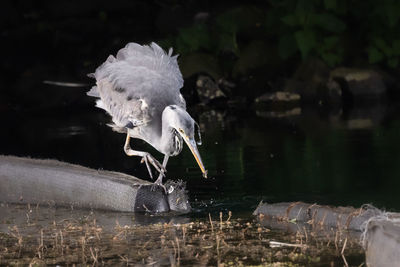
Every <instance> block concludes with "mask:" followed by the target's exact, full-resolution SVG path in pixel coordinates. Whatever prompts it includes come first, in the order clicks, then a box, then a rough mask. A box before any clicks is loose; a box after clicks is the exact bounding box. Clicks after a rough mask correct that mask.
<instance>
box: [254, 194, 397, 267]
mask: <svg viewBox="0 0 400 267" xmlns="http://www.w3.org/2000/svg"><path fill="white" fill-rule="evenodd" d="M253 215H257V216H258V218H259V220H260V222H261V223H262V224H263V225H264V226H266V225H268V226H269V227H271V228H274V229H285V230H288V231H290V232H293V233H305V235H310V233H313V234H314V236H315V235H317V236H323V237H325V238H327V239H330V240H332V239H334V240H335V241H337V240H338V239H341V240H344V239H345V240H346V241H347V240H348V239H349V240H350V241H351V242H358V243H359V244H360V245H362V247H363V248H364V250H365V255H366V263H367V266H372V267H374V266H376V267H378V266H400V253H399V252H400V213H396V212H385V211H382V210H379V209H377V208H375V207H373V206H371V205H363V206H362V207H361V208H358V209H356V208H353V207H330V206H323V205H317V204H308V203H303V202H283V203H275V204H268V203H262V202H261V203H260V204H259V205H258V207H257V208H256V210H255V211H254V212H253ZM338 237H339V238H338ZM344 248H345V246H344ZM344 248H343V249H344ZM342 254H343V253H342Z"/></svg>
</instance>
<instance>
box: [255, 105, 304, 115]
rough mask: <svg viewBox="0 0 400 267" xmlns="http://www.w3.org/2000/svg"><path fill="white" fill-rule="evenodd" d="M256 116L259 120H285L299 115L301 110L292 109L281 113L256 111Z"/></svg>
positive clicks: (297, 108)
mask: <svg viewBox="0 0 400 267" xmlns="http://www.w3.org/2000/svg"><path fill="white" fill-rule="evenodd" d="M256 115H257V116H259V117H261V118H287V117H293V116H300V115H301V108H299V107H296V108H293V109H288V110H283V111H259V110H257V111H256Z"/></svg>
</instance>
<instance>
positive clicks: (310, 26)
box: [279, 0, 346, 66]
mask: <svg viewBox="0 0 400 267" xmlns="http://www.w3.org/2000/svg"><path fill="white" fill-rule="evenodd" d="M282 3H283V7H284V8H282V14H281V16H282V17H281V21H282V22H283V23H284V24H285V25H286V26H287V27H285V28H283V31H286V33H285V35H284V36H285V40H286V41H283V40H282V42H279V51H280V54H281V55H283V58H287V57H288V55H294V54H295V53H294V50H293V47H290V46H288V45H287V42H288V40H290V37H289V36H290V35H293V38H294V40H295V44H296V46H297V49H298V50H299V51H300V54H301V57H302V59H306V58H307V57H308V56H309V55H314V56H318V57H320V58H322V59H323V60H324V61H325V62H326V63H327V64H328V65H331V66H334V65H337V64H339V63H341V62H342V60H343V50H342V49H338V46H339V39H340V37H341V34H342V33H343V32H344V31H345V30H346V24H345V22H344V21H343V20H342V19H341V18H340V17H338V16H337V13H338V12H336V9H337V7H338V5H337V1H335V0H326V1H324V2H323V3H321V2H320V1H306V0H298V1H293V0H287V1H283V2H282V1H281V2H279V5H282ZM286 50H287V51H286Z"/></svg>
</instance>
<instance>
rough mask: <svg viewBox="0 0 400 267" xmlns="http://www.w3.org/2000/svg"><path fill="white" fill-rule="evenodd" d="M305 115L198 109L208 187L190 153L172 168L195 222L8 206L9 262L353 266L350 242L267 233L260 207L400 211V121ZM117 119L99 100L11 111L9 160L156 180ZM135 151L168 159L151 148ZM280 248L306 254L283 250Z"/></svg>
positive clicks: (4, 224)
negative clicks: (257, 212) (128, 149)
mask: <svg viewBox="0 0 400 267" xmlns="http://www.w3.org/2000/svg"><path fill="white" fill-rule="evenodd" d="M84 91H85V89H82V92H80V93H81V94H82V98H85V93H84ZM297 109H298V110H297V111H296V112H295V113H291V112H278V111H260V110H258V111H256V110H251V109H248V110H225V111H218V110H209V109H204V108H203V109H201V110H200V109H193V110H190V113H191V114H193V115H194V117H195V119H196V120H197V121H198V122H199V124H200V126H201V128H202V131H203V138H202V139H203V145H202V146H201V147H200V148H199V150H200V153H201V155H202V158H203V161H204V163H205V165H206V167H207V169H208V170H209V178H208V179H204V178H202V176H201V172H200V170H199V169H198V167H197V166H196V162H195V160H194V159H193V157H192V155H191V153H190V151H189V150H188V149H187V148H184V150H183V152H182V153H181V155H179V156H177V157H174V158H171V159H170V161H169V164H168V178H169V179H183V180H184V181H186V182H187V189H188V190H189V195H190V200H191V204H192V206H193V212H192V213H191V214H189V215H185V216H178V217H169V216H152V215H149V214H142V215H133V214H126V213H122V214H121V213H109V212H104V211H87V210H86V211H85V210H74V209H71V208H67V209H66V208H54V207H43V206H41V207H38V208H36V207H35V206H31V207H28V206H12V205H10V206H8V205H3V206H2V207H1V210H0V214H1V218H0V251H2V252H1V253H0V263H4V264H12V263H21V264H29V263H31V262H32V261H34V262H37V263H47V264H62V265H66V264H73V263H87V264H92V263H98V264H101V263H105V264H114V263H119V264H126V263H139V264H153V265H156V266H157V265H171V264H172V265H173V264H178V263H179V264H180V265H182V266H184V265H187V266H190V265H193V264H196V265H214V266H215V265H217V264H218V263H224V264H226V265H234V266H237V265H241V264H243V265H249V264H254V265H260V264H261V265H263V264H264V265H268V264H271V263H276V264H277V266H279V264H281V265H285V266H286V265H287V264H289V263H290V264H292V265H293V266H296V265H299V266H304V265H306V266H310V265H311V266H325V265H328V264H331V262H333V265H334V266H336V265H338V266H342V265H343V264H344V261H343V257H342V256H341V253H340V252H341V249H342V248H343V247H344V241H345V240H346V239H345V238H343V239H340V240H339V241H338V240H336V241H334V240H333V241H332V240H331V239H326V238H324V239H318V238H316V239H311V238H309V239H308V240H305V239H306V238H305V236H304V234H302V235H303V236H302V237H299V234H298V233H297V232H292V231H288V230H287V229H280V230H273V228H271V227H270V226H267V225H261V224H260V222H259V221H258V220H257V219H256V218H254V217H253V216H252V215H251V213H252V212H253V211H254V209H255V208H256V206H257V204H258V203H259V201H260V200H264V201H265V202H280V201H305V202H309V203H318V204H328V205H344V206H349V205H351V206H356V207H359V206H360V205H362V204H364V203H370V204H373V205H375V206H377V207H379V208H386V209H388V210H392V211H399V210H400V204H399V203H400V196H399V195H398V194H397V192H396V189H397V188H399V186H400V182H399V180H398V179H397V178H398V174H399V173H400V165H398V164H397V162H398V160H399V158H400V152H399V151H400V145H399V143H398V142H397V139H398V136H399V133H400V119H399V118H400V117H399V114H400V112H399V111H398V109H397V108H395V107H386V106H384V107H383V106H377V107H370V108H369V109H366V108H359V109H356V108H353V109H350V110H339V111H335V112H333V111H331V112H323V111H321V110H315V109H314V110H309V109H304V108H301V107H298V108H297ZM371 110H372V111H371ZM108 122H109V118H108V117H107V115H105V114H104V113H103V112H102V111H101V110H97V109H95V108H92V106H91V103H90V105H89V104H88V105H86V104H84V103H83V104H82V103H81V105H79V106H78V107H76V108H71V107H66V108H60V109H57V110H41V111H38V110H36V111H24V110H20V111H10V110H6V111H5V112H4V116H2V118H1V123H2V125H4V126H5V127H7V128H6V129H7V130H6V131H1V132H0V148H1V151H0V152H1V153H2V154H10V155H18V156H30V157H34V158H52V159H58V160H62V161H66V162H70V163H75V164H80V165H83V166H88V167H92V168H98V169H106V170H113V171H121V172H124V173H128V174H131V175H135V176H137V177H140V178H143V179H149V178H148V174H147V171H146V167H145V166H144V165H142V164H140V159H137V158H131V157H127V156H126V155H125V154H124V152H123V149H122V147H123V144H124V140H125V137H124V136H123V135H122V134H119V133H115V132H112V130H111V129H110V128H109V127H107V126H106V123H108ZM131 145H132V147H135V148H138V149H142V150H147V151H150V152H151V153H152V154H153V155H154V156H156V157H157V158H159V159H160V160H161V158H162V156H161V155H160V154H158V152H156V151H155V150H153V149H152V148H151V147H149V146H148V145H146V144H144V143H143V142H142V141H134V140H133V141H132V143H131ZM229 211H230V212H232V216H231V218H230V223H229V224H228V223H225V222H224V223H223V224H220V220H219V214H220V212H222V214H223V221H226V220H227V217H228V212H229ZM209 214H210V216H211V217H212V219H213V221H215V224H214V225H213V226H211V223H210V220H209V217H208V216H209ZM221 225H222V229H221ZM61 235H63V238H64V241H63V242H64V243H63V245H60V242H61ZM316 240H317V241H316ZM318 240H319V241H318ZM329 240H330V241H329ZM270 241H278V242H284V243H289V244H297V245H298V244H306V246H305V247H303V246H300V247H285V246H283V247H279V248H271V247H270V245H269V244H270ZM353 241H354V240H353ZM21 242H22V243H21ZM348 242H349V243H348V244H346V247H345V252H346V253H344V255H345V256H346V259H347V261H348V262H349V264H350V265H356V266H358V265H360V264H361V263H362V262H363V261H364V255H363V252H362V250H361V247H360V246H359V244H358V242H357V241H354V242H350V241H348ZM96 253H97V254H96Z"/></svg>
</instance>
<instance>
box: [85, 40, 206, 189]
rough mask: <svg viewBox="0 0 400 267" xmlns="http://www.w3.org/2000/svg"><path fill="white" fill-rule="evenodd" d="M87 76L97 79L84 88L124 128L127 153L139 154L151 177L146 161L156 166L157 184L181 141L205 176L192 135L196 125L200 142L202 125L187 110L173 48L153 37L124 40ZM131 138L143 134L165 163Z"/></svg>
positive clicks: (119, 129)
mask: <svg viewBox="0 0 400 267" xmlns="http://www.w3.org/2000/svg"><path fill="white" fill-rule="evenodd" d="M89 76H91V77H93V78H95V79H96V85H95V86H93V87H92V89H91V90H90V91H89V92H88V93H87V94H88V95H89V96H93V97H96V98H98V100H97V101H96V106H97V107H99V108H102V109H104V110H105V111H106V112H107V113H108V114H110V115H111V117H112V122H113V123H112V124H109V126H111V127H112V128H113V130H115V131H117V132H120V133H126V140H125V145H124V151H125V153H126V154H127V155H128V156H139V157H142V162H145V163H146V166H147V170H148V172H149V175H150V177H151V178H153V175H152V171H151V168H150V165H149V164H151V165H152V166H153V167H154V168H155V169H156V170H157V171H158V172H159V176H158V178H157V180H156V181H155V183H156V184H158V185H161V186H162V178H163V176H165V172H166V165H167V162H168V159H169V157H170V156H176V155H178V154H179V153H180V152H181V150H182V146H183V141H184V142H185V143H186V144H187V145H188V147H189V148H190V151H191V152H192V153H193V156H194V158H195V159H196V161H197V164H198V165H199V167H200V169H201V171H202V173H203V176H204V177H207V171H206V169H205V168H204V165H203V162H202V160H201V157H200V153H199V151H198V149H197V145H196V139H195V128H196V127H197V130H198V134H199V138H200V142H201V137H200V129H199V126H198V124H197V123H196V122H195V121H194V119H193V118H192V117H191V116H190V115H189V113H188V112H187V111H186V102H185V99H184V98H183V96H182V95H181V93H180V88H182V86H183V78H182V74H181V72H180V70H179V66H178V62H177V55H175V56H172V48H171V49H170V50H169V52H168V53H166V52H165V51H164V50H163V49H162V48H161V47H160V46H158V45H157V44H156V43H151V44H150V45H143V46H142V45H139V44H136V43H128V44H127V45H126V46H125V47H124V48H122V49H121V50H119V51H118V53H117V55H116V57H114V56H112V55H110V56H109V57H108V58H107V60H106V61H105V62H104V63H103V64H102V65H101V66H99V67H98V68H97V69H96V71H95V73H92V74H89ZM130 138H137V139H142V140H144V141H145V142H147V143H149V144H150V145H152V146H153V147H154V148H155V149H157V150H158V151H159V152H161V153H162V154H164V160H163V163H162V164H161V163H160V162H158V161H157V160H156V159H155V158H154V157H153V156H152V155H151V154H150V153H149V152H145V151H137V150H133V149H132V148H131V147H130ZM182 140H183V141H182ZM198 144H200V143H198Z"/></svg>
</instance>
